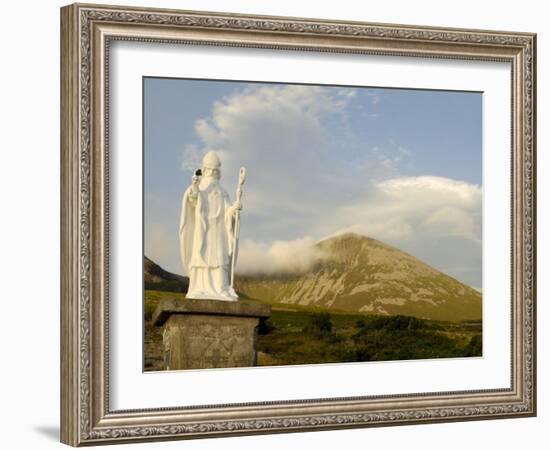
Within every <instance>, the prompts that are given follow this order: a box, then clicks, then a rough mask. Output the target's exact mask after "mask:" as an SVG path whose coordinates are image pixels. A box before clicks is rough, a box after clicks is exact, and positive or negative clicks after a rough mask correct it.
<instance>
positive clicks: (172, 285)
mask: <svg viewBox="0 0 550 450" xmlns="http://www.w3.org/2000/svg"><path fill="white" fill-rule="evenodd" d="M143 283H144V285H145V289H152V290H156V291H170V292H187V289H188V288H189V278H187V277H182V276H181V275H176V274H174V273H171V272H168V271H167V270H164V269H163V268H162V267H160V266H159V265H158V264H155V263H154V262H153V261H151V260H150V259H149V258H147V256H144V257H143Z"/></svg>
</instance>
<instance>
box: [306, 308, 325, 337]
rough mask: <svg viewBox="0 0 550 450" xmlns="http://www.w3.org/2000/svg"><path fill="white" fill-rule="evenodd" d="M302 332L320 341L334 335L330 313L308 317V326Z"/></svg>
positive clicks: (314, 314)
mask: <svg viewBox="0 0 550 450" xmlns="http://www.w3.org/2000/svg"><path fill="white" fill-rule="evenodd" d="M302 332H304V333H307V334H310V335H311V336H313V337H315V338H317V339H320V338H322V337H328V336H330V335H332V319H331V317H330V314H329V313H328V312H321V313H313V314H310V316H309V317H308V323H307V325H306V326H305V327H304V328H303V329H302Z"/></svg>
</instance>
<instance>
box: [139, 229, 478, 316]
mask: <svg viewBox="0 0 550 450" xmlns="http://www.w3.org/2000/svg"><path fill="white" fill-rule="evenodd" d="M316 245H317V247H318V249H319V253H320V255H321V257H320V258H319V260H318V262H317V263H316V264H315V265H314V266H313V267H312V268H311V269H310V270H309V271H307V272H306V273H302V274H295V275H273V274H264V275H247V276H244V275H238V276H236V277H235V288H236V290H237V292H238V293H239V295H241V296H242V297H245V298H249V299H251V300H259V301H262V302H268V303H272V304H278V307H285V305H288V307H289V309H292V308H297V307H299V308H302V307H304V308H306V309H318V308H321V309H329V310H335V311H336V310H338V311H347V312H364V313H368V314H382V315H393V314H402V315H409V316H414V317H419V318H425V319H435V320H449V321H462V320H476V321H477V320H481V314H482V300H481V293H479V292H478V291H476V290H475V289H472V288H471V287H469V286H466V285H465V284H463V283H461V282H459V281H457V280H455V279H454V278H452V277H450V276H448V275H445V274H444V273H442V272H440V271H438V270H436V269H434V268H433V267H431V266H429V265H427V264H425V263H423V262H422V261H420V260H419V259H417V258H415V257H414V256H411V255H409V254H407V253H405V252H403V251H401V250H398V249H396V248H394V247H391V246H389V245H387V244H384V243H383V242H380V241H377V240H376V239H371V238H368V237H365V236H360V235H357V234H351V233H350V234H343V235H339V236H336V237H332V238H329V239H325V240H323V241H321V242H319V243H317V244H316ZM144 272H145V288H146V289H156V290H169V291H177V292H182V291H183V292H186V291H187V288H188V285H189V280H188V279H187V278H186V277H181V276H179V275H174V274H172V273H170V272H167V271H165V270H164V269H162V268H161V267H160V266H158V265H156V264H155V263H153V262H152V261H151V260H149V259H148V258H145V259H144Z"/></svg>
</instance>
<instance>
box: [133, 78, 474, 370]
mask: <svg viewBox="0 0 550 450" xmlns="http://www.w3.org/2000/svg"><path fill="white" fill-rule="evenodd" d="M142 104H143V111H142V113H143V339H144V342H143V349H144V350H143V353H144V354H143V370H144V371H162V370H176V369H215V368H228V367H251V366H289V365H302V364H326V363H352V362H354V363H359V362H360V363H364V362H372V361H394V360H416V359H435V358H472V357H482V356H483V346H482V343H483V332H482V330H483V327H482V325H483V321H482V319H483V294H482V292H483V284H482V279H483V272H482V222H483V217H482V200H483V180H482V173H483V167H482V162H483V136H482V123H483V94H482V92H475V91H452V90H428V89H406V88H392V87H368V86H338V85H316V84H290V83H265V82H249V81H235V80H206V79H188V78H163V77H147V76H145V77H143V103H142Z"/></svg>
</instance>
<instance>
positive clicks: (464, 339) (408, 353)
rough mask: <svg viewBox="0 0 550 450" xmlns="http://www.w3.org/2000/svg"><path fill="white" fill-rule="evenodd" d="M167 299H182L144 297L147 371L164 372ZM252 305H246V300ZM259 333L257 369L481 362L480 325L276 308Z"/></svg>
mask: <svg viewBox="0 0 550 450" xmlns="http://www.w3.org/2000/svg"><path fill="white" fill-rule="evenodd" d="M163 298H181V299H184V298H185V295H184V294H181V293H173V292H162V291H152V290H146V291H145V299H144V341H145V342H144V349H145V352H144V353H145V354H144V369H145V370H162V369H163V367H162V356H161V348H162V334H161V329H160V327H155V326H153V324H152V323H151V316H152V313H153V311H154V309H155V308H156V306H157V305H158V303H159V301H160V300H162V299H163ZM243 300H245V301H250V300H248V299H243ZM272 308H273V311H272V314H271V317H270V318H269V319H268V320H267V321H265V322H263V323H261V324H260V327H259V329H258V340H257V350H258V365H261V366H269V365H293V364H318V363H337V362H352V361H390V360H407V359H430V358H456V357H469V356H481V354H482V348H481V342H482V341H481V322H441V321H434V320H422V319H417V318H414V317H408V316H375V315H368V314H359V313H353V314H352V313H345V312H339V311H332V310H331V311H330V312H329V311H327V310H323V309H313V308H306V307H294V306H289V305H282V304H274V305H272Z"/></svg>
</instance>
